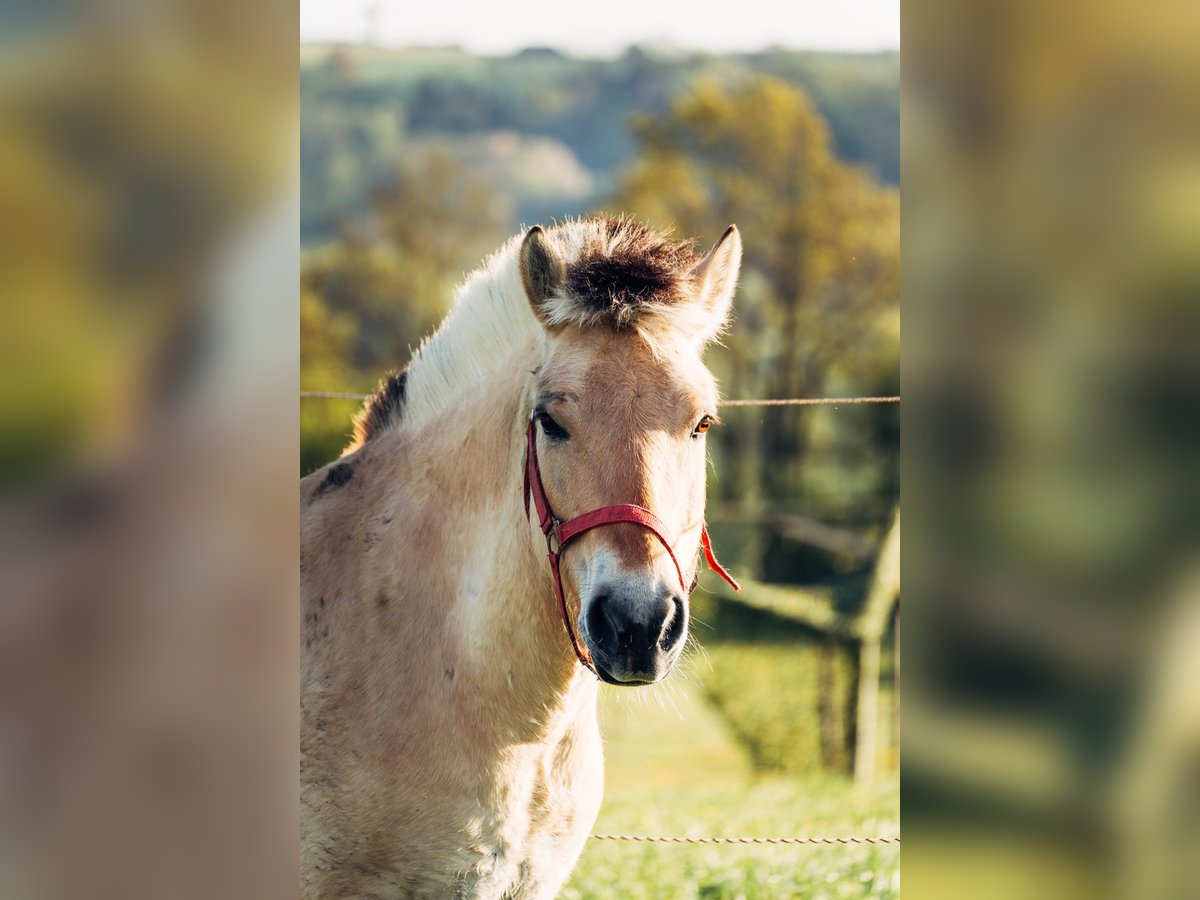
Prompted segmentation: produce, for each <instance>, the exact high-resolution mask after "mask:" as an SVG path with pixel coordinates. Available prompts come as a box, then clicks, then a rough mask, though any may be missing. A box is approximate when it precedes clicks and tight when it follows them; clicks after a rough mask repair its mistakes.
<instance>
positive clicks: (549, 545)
mask: <svg viewBox="0 0 1200 900" xmlns="http://www.w3.org/2000/svg"><path fill="white" fill-rule="evenodd" d="M530 498H532V500H533V509H534V511H535V512H536V513H537V517H538V527H539V528H541V530H542V534H543V535H545V537H546V556H547V559H548V560H549V563H550V575H551V577H552V579H553V581H554V596H555V599H556V600H557V601H558V610H559V613H560V614H561V615H562V620H563V627H565V628H566V630H567V637H569V638H570V639H571V648H572V649H573V650H574V651H575V658H576V659H578V660H579V662H580V663H581V664H582V665H583V666H584V667H585V668H586V669H588V670H589V671H590V672H591V673H592V674H593V675H595V674H597V673H596V667H595V664H594V663H593V662H592V657H591V654H590V653H588V652H587V649H586V648H584V646H583V644H582V643H581V642H580V640H579V638H578V636H577V635H576V634H575V628H574V626H572V624H571V614H570V613H569V612H568V610H567V601H566V597H565V595H564V592H563V586H562V574H561V572H560V569H559V567H560V563H561V559H562V554H563V551H564V550H566V548H567V545H568V544H569V543H570V542H571V541H572V540H574V539H575V538H577V537H579V535H581V534H583V533H584V532H586V531H591V530H592V529H593V528H599V527H600V526H602V525H616V524H618V523H620V522H628V523H630V524H632V525H639V526H641V527H642V528H645V529H646V530H647V531H649V532H650V533H651V534H653V535H654V536H655V537H656V538H658V540H659V543H661V544H662V545H663V548H664V549H665V550H666V551H667V555H668V556H669V557H671V562H672V563H673V564H674V565H675V574H676V575H678V576H679V587H680V589H681V590H682V591H683V592H684V593H685V594H686V593H687V585H686V584H685V583H684V580H683V569H682V568H681V567H680V565H679V560H678V559H677V558H676V557H675V549H674V548H673V547H672V546H671V542H670V541H669V540H668V539H667V536H666V531H667V528H666V526H665V525H664V524H663V522H662V520H661V519H659V518H658V516H656V515H654V513H652V512H650V510H648V509H646V508H645V507H644V506H635V505H634V504H632V503H617V504H614V505H612V506H602V507H600V508H599V509H593V510H591V511H590V512H585V513H582V514H581V515H578V516H576V517H575V518H573V519H568V520H567V521H565V522H564V521H562V520H561V519H559V518H558V516H556V515H555V514H554V510H553V509H552V508H551V506H550V500H549V498H547V497H546V489H545V487H544V486H543V484H542V472H541V469H540V467H539V466H538V457H537V425H536V423H535V422H534V421H533V420H532V419H531V420H530V422H529V426H528V427H527V428H526V429H525V491H524V501H525V518H527V519H528V518H529V503H530ZM700 546H701V547H703V549H704V558H705V561H706V562H707V563H708V567H709V568H710V569H712V571H713V572H715V573H716V574H717V575H719V576H720V577H721V578H723V579H725V581H727V582H729V584H730V586H731V587H732V588H733V589H734V590H735V591H740V590H741V587H740V586H739V585H738V583H737V582H736V581H734V580H733V576H731V575H730V574H729V573H728V572H727V571H726V570H725V568H724V566H722V565H721V564H720V563H719V562H718V561H717V557H716V555H715V554H714V553H713V549H712V541H711V539H710V538H709V536H708V526H707V525H701V527H700Z"/></svg>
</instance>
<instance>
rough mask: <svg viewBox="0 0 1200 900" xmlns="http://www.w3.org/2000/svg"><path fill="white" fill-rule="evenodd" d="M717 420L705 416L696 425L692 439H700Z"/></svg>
mask: <svg viewBox="0 0 1200 900" xmlns="http://www.w3.org/2000/svg"><path fill="white" fill-rule="evenodd" d="M715 421H716V420H715V419H714V418H713V417H712V416H704V417H703V418H701V419H700V421H699V422H697V423H696V430H695V431H693V432H692V437H700V435H702V434H704V432H706V431H708V429H709V428H710V427H711V426H712V424H713V422H715Z"/></svg>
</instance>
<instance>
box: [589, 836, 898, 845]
mask: <svg viewBox="0 0 1200 900" xmlns="http://www.w3.org/2000/svg"><path fill="white" fill-rule="evenodd" d="M588 837H590V838H591V839H592V840H594V841H634V842H637V843H641V844H899V843H900V838H899V837H845V838H819V837H767V838H756V837H698V838H696V837H649V836H647V835H641V834H589V835H588Z"/></svg>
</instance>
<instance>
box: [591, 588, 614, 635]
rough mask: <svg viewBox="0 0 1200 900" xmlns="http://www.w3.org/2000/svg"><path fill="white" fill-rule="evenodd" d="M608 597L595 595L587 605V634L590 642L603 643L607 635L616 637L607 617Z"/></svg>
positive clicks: (611, 623) (611, 622)
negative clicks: (590, 639)
mask: <svg viewBox="0 0 1200 900" xmlns="http://www.w3.org/2000/svg"><path fill="white" fill-rule="evenodd" d="M608 606H609V596H608V594H606V593H600V594H597V595H596V596H595V597H593V598H592V602H591V603H590V604H588V610H587V622H586V625H587V633H588V636H589V637H591V638H592V640H597V641H603V640H605V639H606V638H607V637H608V636H609V635H612V636H614V637H615V636H616V631H617V629H616V626H615V625H614V624H613V621H612V619H611V618H610V617H609V615H608Z"/></svg>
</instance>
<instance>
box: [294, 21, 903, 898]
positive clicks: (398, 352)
mask: <svg viewBox="0 0 1200 900" xmlns="http://www.w3.org/2000/svg"><path fill="white" fill-rule="evenodd" d="M755 6H763V9H761V10H756V9H755V8H754V7H755ZM851 6H852V7H854V8H853V9H852V10H850V14H847V10H845V9H839V8H838V7H837V6H836V5H834V4H823V5H817V6H815V7H814V8H813V9H812V10H811V15H808V16H805V17H799V16H796V17H788V20H787V21H781V20H778V19H777V18H776V20H775V21H773V22H772V21H771V18H770V17H768V18H762V17H760V16H759V15H757V14H756V13H761V14H762V15H763V16H767V15H768V10H767V9H766V7H765V6H764V5H763V4H754V3H752V4H750V6H749V8H747V9H745V10H741V11H739V14H738V15H737V16H736V17H734V18H733V21H730V20H729V18H728V17H726V16H713V17H711V18H709V19H707V20H705V18H704V17H703V16H701V17H700V18H699V20H697V18H696V16H695V13H694V11H693V10H690V9H687V8H685V5H683V4H671V3H665V4H656V5H655V7H656V8H655V9H654V10H650V11H647V13H646V14H645V15H640V14H639V10H638V9H637V8H636V5H635V4H620V3H618V4H617V5H616V7H615V8H608V7H605V8H604V10H603V18H604V20H605V21H606V22H607V28H606V29H603V30H599V29H598V30H596V31H591V30H589V29H588V28H587V24H588V23H587V22H586V21H583V22H579V21H575V20H574V16H572V20H573V21H572V22H571V23H570V26H571V27H564V26H563V25H562V24H561V23H560V24H559V25H557V26H556V25H554V24H548V23H544V22H542V21H539V20H538V18H537V17H529V18H522V17H520V16H516V17H513V16H511V15H508V14H507V13H506V15H505V17H504V18H505V19H507V20H508V21H507V24H503V23H500V22H494V21H493V19H494V18H495V17H494V16H492V15H491V14H490V13H488V12H487V11H473V12H472V13H464V11H462V10H459V11H458V12H457V14H456V15H455V16H453V17H451V16H447V15H443V14H440V13H438V12H431V13H430V14H429V15H424V14H423V15H422V16H421V17H420V19H421V20H422V21H421V22H419V23H412V26H411V28H410V27H409V23H408V22H407V20H406V19H405V18H404V15H403V13H402V12H401V10H400V8H399V7H396V6H390V5H388V4H382V3H366V4H357V5H356V4H339V5H338V8H337V10H336V14H335V10H333V9H332V8H331V7H330V6H329V5H323V4H317V3H314V4H313V5H312V7H311V8H312V9H313V11H314V12H313V16H312V17H311V19H310V17H309V16H308V13H307V10H308V9H309V8H310V7H305V15H304V18H303V20H302V33H303V35H304V38H305V42H304V44H303V46H302V49H301V70H300V88H301V104H302V116H301V144H300V147H301V192H302V199H303V203H302V208H301V224H300V234H301V241H302V251H301V253H302V255H301V307H300V326H301V387H302V388H303V389H304V390H307V391H318V392H319V391H349V392H365V391H369V390H371V389H372V388H373V387H374V385H375V384H376V383H377V382H378V381H379V379H380V378H381V377H382V376H383V375H384V374H385V373H386V372H388V371H389V370H392V369H398V368H401V367H403V366H404V365H405V364H406V363H407V362H408V360H409V358H410V356H411V353H412V350H413V348H415V347H417V345H418V344H419V343H420V341H421V339H422V338H423V337H424V336H425V335H427V334H429V333H430V332H431V331H432V329H433V328H434V327H435V326H436V325H437V324H438V322H440V321H441V319H442V317H443V316H444V315H445V314H446V312H447V311H448V309H449V304H450V302H451V298H452V295H453V290H454V288H455V286H456V285H457V284H458V283H459V282H460V281H461V280H462V278H463V276H464V273H465V272H467V271H469V270H470V269H472V268H474V267H475V266H477V265H478V264H479V263H480V262H481V260H482V258H483V257H484V256H485V255H487V254H488V253H490V252H491V251H492V250H493V249H495V248H496V247H498V246H499V245H500V244H501V243H503V242H504V241H505V240H506V239H507V238H508V237H510V236H511V235H513V234H516V233H518V232H519V231H520V230H522V229H524V228H527V227H528V226H530V225H533V224H536V223H543V224H550V223H551V222H553V221H554V220H556V219H558V220H561V219H563V218H565V217H568V216H582V215H588V214H593V213H600V212H604V213H609V214H621V213H624V214H628V215H631V216H634V217H636V218H638V219H641V220H643V221H646V222H648V223H650V224H652V225H654V226H657V227H660V228H670V229H673V230H674V231H675V233H677V234H678V235H680V236H682V237H685V238H691V239H694V240H695V241H696V242H697V245H698V246H697V249H699V250H700V251H701V252H704V251H705V250H707V248H708V247H709V246H711V244H712V243H713V242H715V240H716V239H717V238H718V237H719V236H720V234H721V233H722V232H723V231H724V229H725V227H726V226H727V225H729V224H730V223H736V224H737V225H738V228H739V229H740V230H741V233H742V238H743V241H744V245H745V258H744V262H743V267H742V276H741V281H740V287H739V290H738V293H737V296H736V299H735V320H734V323H733V327H732V328H731V329H730V331H729V333H728V335H727V336H726V338H725V339H724V342H723V346H716V347H713V348H711V349H710V351H709V353H708V355H707V361H708V363H709V365H710V367H711V368H712V369H713V371H714V373H715V374H716V375H717V377H718V378H719V380H720V383H721V388H722V392H723V394H724V396H725V397H726V398H730V399H736V398H743V399H744V398H814V397H845V396H861V395H894V394H897V393H898V392H899V354H900V311H899V299H900V298H899V288H900V203H899V162H900V160H899V152H900V147H899V144H900V92H899V90H900V84H899V77H900V62H899V55H898V52H897V49H896V48H897V42H898V35H897V34H896V31H895V29H896V27H897V24H898V9H897V6H896V5H895V4H885V3H862V4H851ZM475 12H478V15H476V14H475ZM593 14H594V13H586V12H582V13H581V14H580V15H581V17H582V18H583V19H584V20H586V19H587V17H588V16H589V15H593ZM672 17H674V18H675V19H676V20H677V21H679V22H680V23H686V24H681V25H680V27H679V28H676V29H672V28H671V21H672ZM442 18H445V19H448V20H449V21H447V22H439V19H442ZM767 22H770V23H771V24H770V25H766V24H765V23H767ZM494 26H496V27H494ZM835 26H836V27H835ZM834 32H836V33H834ZM664 34H670V35H671V37H670V38H664V37H663V35H664ZM814 48H816V49H814ZM359 405H360V403H358V402H356V401H354V400H331V399H326V398H318V397H306V398H305V399H303V400H302V401H301V453H300V469H301V472H302V473H307V472H309V471H312V470H313V469H314V468H316V467H318V466H321V465H324V464H325V463H327V462H329V461H330V460H332V459H335V458H336V457H337V456H338V454H339V453H340V452H341V449H342V448H343V447H344V446H345V445H346V443H347V440H348V436H349V432H350V429H351V420H352V417H353V415H354V413H355V411H356V409H357V407H358V406H359ZM721 416H722V419H723V420H724V422H725V425H724V427H721V428H719V429H714V430H713V432H711V434H710V443H709V446H710V448H711V456H712V460H713V471H712V475H711V477H710V484H709V513H708V521H709V524H710V527H711V530H712V533H713V538H714V541H715V543H716V546H717V547H718V549H719V552H720V554H721V556H722V559H723V561H724V562H725V563H726V564H727V565H730V566H731V567H732V569H733V571H734V572H735V573H736V575H737V577H738V578H739V579H740V580H742V581H743V584H744V585H745V588H746V589H745V591H744V593H743V594H741V595H737V596H736V597H735V595H733V594H732V593H731V592H729V591H728V589H724V590H723V589H722V583H721V582H719V581H718V580H717V579H715V578H709V577H705V579H704V580H703V582H702V587H701V589H700V590H698V591H697V592H696V594H695V595H694V610H693V612H694V615H695V626H694V635H695V638H696V640H697V641H698V643H699V645H700V649H699V650H697V652H696V653H695V654H694V656H693V657H692V659H691V660H690V662H689V664H688V666H687V667H686V671H685V672H684V673H683V675H682V677H680V678H679V679H676V683H674V684H670V685H666V686H664V687H663V688H661V689H658V690H657V692H652V695H651V696H648V697H647V696H643V697H640V698H630V697H629V696H628V695H627V694H626V695H625V696H618V694H619V692H617V691H613V692H611V694H610V693H609V692H606V693H605V703H606V706H605V708H604V716H605V720H604V722H603V728H604V731H605V736H606V743H607V746H608V758H609V767H608V773H607V778H606V792H607V793H606V802H605V806H604V810H603V812H602V814H601V819H600V821H599V822H598V823H597V826H596V830H597V831H600V832H610V833H622V834H667V835H683V834H690V835H699V836H704V835H739V834H749V835H762V836H787V835H798V836H803V835H816V834H818V833H819V836H821V835H831V836H868V835H869V836H875V835H894V834H896V833H897V832H898V828H899V794H898V760H899V754H898V750H897V734H898V731H897V729H898V722H899V704H898V701H897V695H896V692H895V671H896V669H897V668H898V659H897V658H896V657H897V655H896V653H895V649H896V631H895V627H894V621H895V617H896V614H897V608H898V607H897V601H898V592H899V558H898V543H899V519H898V512H897V510H898V503H899V495H900V485H899V409H898V407H897V406H896V405H895V404H890V405H878V406H847V405H842V406H836V407H833V406H831V407H783V408H762V407H727V408H724V409H722V411H721ZM889 538H890V540H891V545H892V546H893V552H891V553H890V554H888V553H884V552H883V549H884V547H885V546H887V543H888V540H889ZM700 734H702V735H704V738H703V740H702V741H701V740H699V739H698V735H700ZM648 745H653V746H654V747H656V748H658V749H657V751H656V753H655V754H654V755H653V756H652V757H651V758H649V759H647V758H646V756H645V752H644V751H645V748H646V747H647V746H648ZM898 864H899V852H898V848H896V847H894V846H857V847H820V848H812V847H800V848H798V847H790V848H754V849H748V848H736V847H716V848H712V847H709V848H695V847H683V846H655V845H650V846H646V845H637V844H608V843H599V842H592V843H591V844H590V845H589V846H588V848H587V849H586V850H585V853H584V856H583V859H582V862H581V864H580V867H579V869H578V871H577V872H576V874H575V875H574V877H573V879H572V881H571V885H570V888H569V889H568V891H567V893H566V894H565V896H570V897H589V898H600V897H613V898H618V897H619V898H637V897H646V898H668V897H693V896H712V897H755V898H768V897H779V896H791V895H804V896H817V895H823V896H829V897H844V896H845V897H849V896H854V897H862V896H872V897H894V896H896V895H897V892H898ZM616 871H619V872H621V873H622V875H621V877H619V878H614V877H613V876H612V874H611V873H612V872H616Z"/></svg>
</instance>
